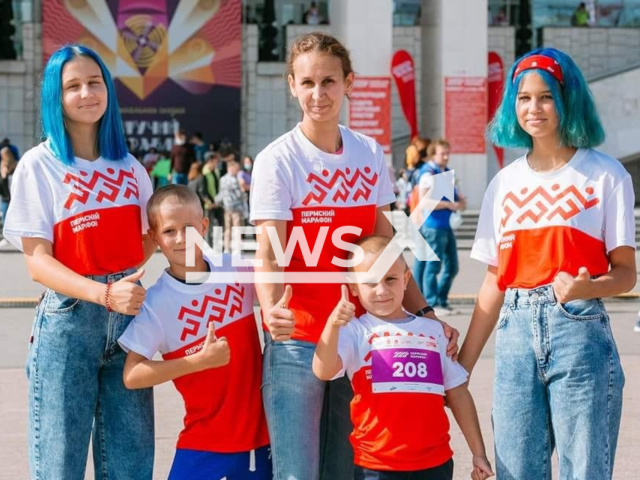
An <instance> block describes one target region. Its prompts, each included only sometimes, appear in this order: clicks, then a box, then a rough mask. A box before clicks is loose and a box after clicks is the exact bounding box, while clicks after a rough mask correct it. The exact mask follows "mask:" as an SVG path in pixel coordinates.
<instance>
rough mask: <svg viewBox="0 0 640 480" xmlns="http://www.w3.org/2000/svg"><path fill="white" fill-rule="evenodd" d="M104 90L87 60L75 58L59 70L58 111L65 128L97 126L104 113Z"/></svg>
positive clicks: (95, 66)
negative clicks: (61, 112)
mask: <svg viewBox="0 0 640 480" xmlns="http://www.w3.org/2000/svg"><path fill="white" fill-rule="evenodd" d="M107 100H108V99H107V86H106V85H105V83H104V79H103V78H102V72H101V70H100V67H99V66H98V64H97V63H96V62H94V61H93V60H92V59H91V58H89V57H85V56H77V57H75V58H74V59H73V60H70V61H68V62H67V63H66V64H65V66H64V67H63V69H62V110H63V112H64V117H65V121H66V123H67V127H69V126H72V125H73V124H94V123H97V122H98V121H99V120H100V119H101V118H102V116H103V115H104V112H105V111H106V109H107Z"/></svg>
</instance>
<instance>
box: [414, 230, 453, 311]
mask: <svg viewBox="0 0 640 480" xmlns="http://www.w3.org/2000/svg"><path fill="white" fill-rule="evenodd" d="M420 233H421V234H422V236H423V237H424V239H425V240H426V241H427V243H428V244H429V246H430V247H431V248H432V249H433V251H434V252H435V254H436V255H437V256H438V258H439V259H440V261H439V262H438V261H434V262H431V261H428V262H425V264H426V266H425V270H424V275H423V277H422V278H423V281H422V286H421V288H420V289H421V290H422V294H423V295H424V297H425V298H426V299H427V303H428V304H429V305H431V306H433V307H436V306H441V307H447V306H448V305H449V300H448V298H449V291H450V290H451V285H452V284H453V279H454V278H455V276H456V275H457V274H458V247H457V245H456V234H455V233H454V231H453V230H452V229H451V228H428V227H426V226H423V227H422V228H421V229H420ZM441 272H442V273H441ZM438 275H440V280H438Z"/></svg>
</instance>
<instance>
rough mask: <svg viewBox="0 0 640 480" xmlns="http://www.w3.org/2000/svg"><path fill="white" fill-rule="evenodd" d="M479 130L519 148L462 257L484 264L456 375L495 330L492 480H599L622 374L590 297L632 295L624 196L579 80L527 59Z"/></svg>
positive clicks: (629, 206)
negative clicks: (555, 473) (554, 461)
mask: <svg viewBox="0 0 640 480" xmlns="http://www.w3.org/2000/svg"><path fill="white" fill-rule="evenodd" d="M506 83H507V85H506V88H505V90H504V93H503V98H502V103H501V105H500V107H499V109H498V112H497V114H496V116H495V118H494V120H493V122H492V123H491V124H490V126H489V129H488V135H489V138H490V139H491V141H492V142H493V143H495V144H496V145H499V146H502V147H512V148H513V147H515V148H525V149H527V150H528V152H527V153H526V155H524V156H522V157H521V158H519V159H517V160H516V161H515V162H513V163H512V164H511V165H509V166H508V167H506V168H504V169H503V170H502V171H500V172H499V173H498V175H496V177H495V178H494V179H493V180H492V181H491V183H490V185H489V187H488V189H487V192H486V193H485V196H484V200H483V203H482V208H481V213H480V220H479V225H478V231H477V233H476V238H475V242H474V245H473V249H472V252H471V257H472V258H475V259H477V260H480V261H482V262H484V263H486V264H488V270H487V273H486V277H485V279H484V282H483V284H482V287H481V289H480V292H479V295H478V300H477V303H476V307H475V309H474V312H473V315H472V318H471V323H470V326H469V332H468V334H467V337H466V339H465V342H464V344H463V346H462V349H461V352H460V357H459V360H460V363H461V364H463V365H464V366H465V367H466V368H467V370H468V371H469V372H471V371H472V370H473V367H474V366H475V364H476V362H477V360H478V357H479V355H480V353H481V351H482V349H483V348H484V346H485V344H486V342H487V340H488V338H489V336H490V335H491V332H492V331H493V329H494V327H495V325H496V323H497V333H496V356H495V364H496V367H495V368H496V372H495V380H494V395H493V398H494V400H493V402H494V403H493V414H492V418H493V424H494V436H495V450H496V468H497V471H496V474H497V478H499V479H500V480H510V479H514V480H526V479H536V480H538V479H541V478H551V454H552V452H553V450H554V448H555V449H557V452H558V460H559V461H558V465H559V471H560V472H559V478H560V479H562V480H564V479H577V478H579V479H595V478H597V479H600V480H601V479H607V478H611V477H612V472H613V461H614V457H615V451H616V444H617V439H618V431H619V426H620V417H621V411H622V389H623V385H624V374H623V372H622V368H621V365H620V358H619V356H618V351H617V348H616V344H615V341H614V339H613V335H612V333H611V327H610V324H609V316H608V314H607V312H606V310H605V307H604V304H603V302H602V300H601V299H602V297H609V296H613V295H617V294H620V293H623V292H627V291H629V290H631V289H632V288H633V287H634V285H635V283H636V264H635V252H634V250H635V232H634V228H635V222H634V215H633V207H634V193H633V187H632V182H631V176H630V175H629V173H627V172H626V170H625V169H624V167H623V166H622V165H621V164H620V162H618V161H617V160H616V159H613V158H611V157H608V156H607V155H604V154H602V153H600V152H598V151H596V150H593V147H595V146H597V145H599V144H600V143H602V141H603V140H604V131H603V129H602V125H601V124H600V121H599V119H598V114H597V112H596V108H595V105H594V101H593V98H592V96H591V93H590V91H589V88H588V87H587V85H586V83H585V80H584V78H583V76H582V74H581V73H580V70H579V69H578V67H577V66H576V65H575V63H574V62H573V61H572V60H571V58H569V56H568V55H566V54H565V53H563V52H560V51H558V50H555V49H552V48H548V49H540V50H535V51H533V52H530V53H528V54H526V55H525V56H524V57H522V58H521V59H519V60H518V61H517V62H516V64H515V65H514V66H513V67H512V68H511V70H510V72H509V74H508V77H507V82H506Z"/></svg>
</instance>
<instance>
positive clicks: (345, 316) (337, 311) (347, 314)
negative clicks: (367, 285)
mask: <svg viewBox="0 0 640 480" xmlns="http://www.w3.org/2000/svg"><path fill="white" fill-rule="evenodd" d="M341 289H342V295H341V296H340V300H339V301H338V304H337V305H336V307H335V308H334V309H333V312H331V315H330V316H329V322H330V323H331V325H335V326H337V327H344V326H346V325H347V324H348V323H349V322H350V321H351V319H352V318H353V317H354V316H355V314H356V306H355V305H354V304H353V303H352V302H351V300H350V299H349V289H348V288H347V286H346V285H341Z"/></svg>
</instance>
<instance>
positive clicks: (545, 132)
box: [516, 72, 560, 139]
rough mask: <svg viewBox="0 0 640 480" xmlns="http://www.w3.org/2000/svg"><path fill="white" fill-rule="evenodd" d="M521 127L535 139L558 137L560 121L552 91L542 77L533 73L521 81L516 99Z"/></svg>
mask: <svg viewBox="0 0 640 480" xmlns="http://www.w3.org/2000/svg"><path fill="white" fill-rule="evenodd" d="M516 117H517V118H518V123H519V124H520V127H522V129H523V130H524V131H525V132H527V133H528V134H529V135H531V137H532V138H534V139H542V138H546V137H549V136H554V137H555V136H557V132H558V125H559V124H560V119H559V118H558V113H557V112H556V105H555V100H554V98H553V97H552V96H551V90H550V89H549V86H548V85H547V84H546V82H545V81H544V80H543V79H542V77H541V76H540V75H538V74H537V73H535V72H531V73H529V74H528V75H526V76H525V77H524V78H523V79H522V80H521V81H520V88H519V90H518V95H517V97H516Z"/></svg>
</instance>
